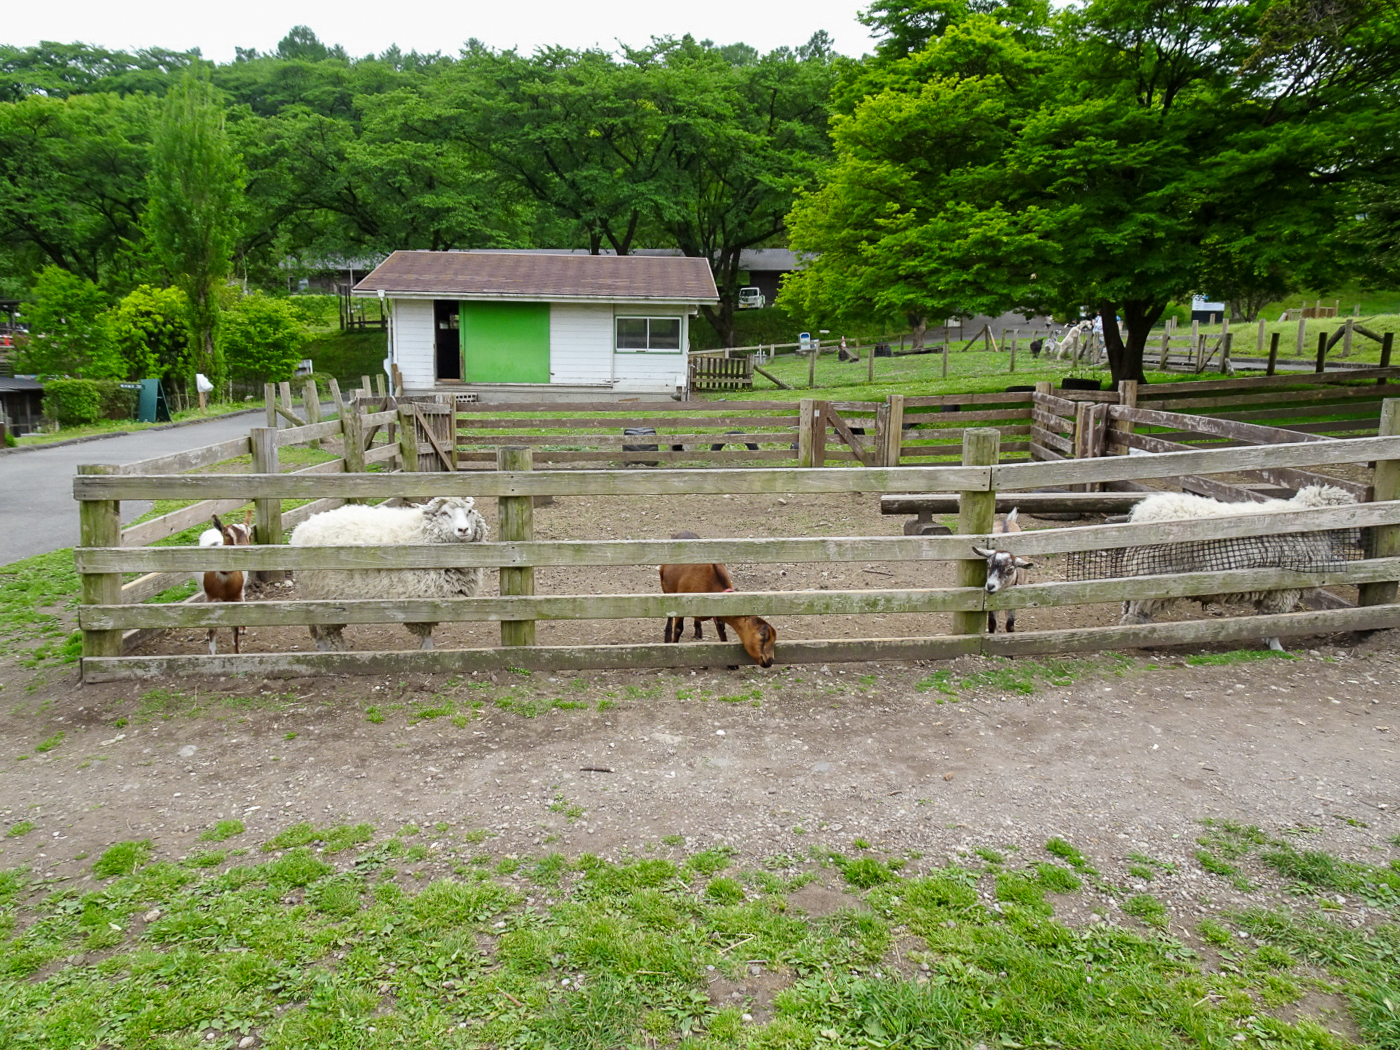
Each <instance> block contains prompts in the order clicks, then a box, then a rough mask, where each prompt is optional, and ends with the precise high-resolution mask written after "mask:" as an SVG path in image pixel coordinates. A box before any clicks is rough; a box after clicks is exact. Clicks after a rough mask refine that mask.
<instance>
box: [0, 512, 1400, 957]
mask: <svg viewBox="0 0 1400 1050" xmlns="http://www.w3.org/2000/svg"><path fill="white" fill-rule="evenodd" d="M485 502H486V503H487V504H490V503H491V501H485ZM484 509H486V510H487V511H488V512H489V511H491V510H493V508H491V507H490V506H487V507H486V508H484ZM493 524H494V521H493ZM901 524H902V522H901V521H900V520H899V519H892V518H882V517H881V516H880V514H879V512H878V497H877V496H875V495H873V494H865V495H859V496H853V497H841V498H839V499H837V498H830V497H805V496H796V497H783V496H764V497H758V496H755V497H745V498H742V499H740V498H735V499H733V500H723V499H716V500H714V501H712V502H710V503H707V504H704V505H703V506H701V505H699V504H697V503H696V502H695V501H694V498H691V502H690V503H689V504H688V505H682V504H681V502H680V501H679V500H677V501H674V505H672V503H671V502H670V501H662V500H655V501H651V502H650V503H647V502H646V501H636V500H633V501H627V500H623V499H620V498H617V499H612V498H606V499H601V498H600V499H593V500H589V501H584V500H583V499H582V498H572V497H565V498H561V499H560V500H558V501H557V502H556V503H555V504H554V505H552V506H547V507H541V508H539V509H538V510H537V513H536V527H537V534H538V535H539V536H541V537H565V536H568V537H571V538H579V537H586V536H590V535H592V536H598V537H600V538H624V537H660V536H666V535H668V534H669V533H670V532H672V531H674V530H677V529H682V528H689V529H691V530H693V531H695V532H697V533H699V534H701V535H708V536H721V535H729V536H745V535H774V534H800V533H798V532H797V530H798V529H801V530H804V531H806V532H807V533H808V534H812V535H858V534H895V533H898V532H899V530H900V526H901ZM1027 524H1028V525H1030V526H1032V527H1039V526H1048V524H1049V523H1044V522H1036V521H1034V520H1031V521H1028V522H1027ZM946 568H947V567H946V566H939V565H933V566H928V565H915V566H908V565H873V564H872V565H862V564H856V565H849V566H843V565H835V564H822V565H797V566H787V567H776V566H748V565H732V566H731V569H732V570H733V572H734V576H735V580H736V584H737V585H738V586H739V587H740V588H741V589H766V588H774V589H777V588H794V589H796V588H802V587H821V586H828V587H832V588H843V587H860V586H867V587H870V586H873V587H879V588H885V587H898V586H901V585H907V586H929V585H930V584H932V583H935V582H938V581H940V580H943V579H944V578H945V576H943V575H941V574H943V573H946ZM1043 572H1045V573H1046V575H1042V576H1040V577H1038V578H1055V577H1054V568H1053V566H1049V567H1047V568H1046V569H1044V570H1043ZM654 581H655V577H654V570H653V569H650V568H647V569H642V568H638V569H634V570H627V569H618V570H612V569H609V570H599V571H597V572H596V574H595V575H593V576H592V577H591V578H590V579H589V581H588V582H587V583H586V584H585V585H584V586H585V588H586V589H592V590H593V591H595V592H598V593H617V592H623V591H629V590H635V591H645V590H650V589H653V588H654V587H655V582H654ZM537 583H538V590H539V592H540V593H549V592H551V591H556V592H560V593H564V592H569V591H573V592H575V593H576V592H577V587H578V585H577V583H574V582H572V581H571V579H570V578H566V577H565V576H563V575H562V574H559V573H551V572H544V571H541V572H540V573H539V574H538V580H537ZM1115 612H1116V610H1113V609H1109V608H1105V607H1089V608H1084V609H1070V610H1031V611H1028V612H1026V613H1024V614H1023V615H1024V618H1023V621H1022V624H1023V627H1024V628H1027V629H1034V628H1041V627H1064V626H1072V625H1093V624H1098V623H1104V624H1107V623H1111V622H1113V620H1114V614H1115ZM871 619H876V620H880V621H881V622H880V623H878V624H871V623H869V622H861V623H859V624H857V623H854V622H848V621H847V620H846V619H844V618H839V617H832V618H820V617H818V618H810V619H801V618H797V617H790V618H785V619H784V620H783V621H782V622H780V623H778V624H777V626H778V629H779V632H780V639H779V643H778V665H777V666H775V667H773V668H771V669H769V670H763V669H760V668H757V667H754V666H752V665H749V666H746V667H743V668H741V669H739V670H736V671H728V670H723V669H720V668H713V669H710V670H707V671H698V672H690V671H684V672H666V671H649V672H581V673H569V672H561V673H558V674H553V675H549V674H544V673H536V674H533V675H525V674H516V673H508V672H499V673H495V674H486V673H482V674H476V675H471V674H468V675H462V676H454V677H448V676H426V675H424V676H405V677H393V678H382V677H381V678H348V677H333V676H323V677H319V678H312V679H294V680H285V679H279V680H265V681H264V680H260V679H248V678H222V679H180V680H174V679H171V680H158V681H149V682H142V683H106V684H96V685H87V686H83V685H80V684H79V683H78V682H77V679H76V675H75V674H74V673H73V672H72V671H66V672H62V673H59V674H55V675H52V676H50V678H49V680H48V681H47V682H43V683H39V684H35V682H34V680H33V677H32V673H31V672H28V671H24V670H22V669H19V668H16V667H5V668H4V669H3V671H0V675H2V676H3V677H2V678H0V682H3V689H2V690H0V697H2V698H3V699H4V704H3V710H0V826H4V827H10V826H13V825H14V824H16V823H17V822H20V821H30V822H32V823H33V824H34V825H35V829H34V831H32V832H30V833H28V834H25V835H17V836H9V837H0V866H3V867H10V866H13V865H17V864H25V865H31V866H33V868H34V870H35V871H36V872H38V873H41V874H43V875H45V876H48V877H51V878H55V879H74V880H78V881H79V884H81V882H82V880H85V879H88V878H90V874H89V872H90V866H91V862H92V859H93V858H95V856H96V855H97V854H99V853H100V851H101V850H103V849H105V848H106V847H107V846H109V845H111V844H112V843H114V842H117V841H121V840H125V839H142V838H147V839H150V840H152V842H153V844H154V845H155V848H156V853H157V856H159V857H163V858H179V857H182V856H185V855H187V854H189V853H191V852H194V851H196V850H198V849H200V848H202V847H201V845H200V844H199V842H198V837H199V835H200V833H201V832H203V831H204V830H206V829H207V828H209V827H210V826H211V825H212V824H213V823H214V822H215V821H218V820H226V819H234V818H236V819H239V820H242V821H243V822H244V824H245V825H246V827H247V831H246V832H245V833H244V834H243V835H240V836H237V837H235V838H234V839H232V840H230V841H229V842H228V843H227V844H226V845H227V846H228V847H232V848H238V847H242V848H247V849H251V850H254V851H255V853H256V848H257V846H258V845H259V844H260V843H262V842H264V841H266V840H267V839H268V838H270V837H271V836H272V835H273V834H275V833H276V832H278V831H280V830H282V829H283V828H285V827H287V826H288V825H290V824H292V823H294V822H298V821H312V822H314V823H315V824H316V825H317V826H326V825H330V824H336V823H347V822H348V823H360V822H368V823H370V824H373V825H374V826H375V827H376V829H377V830H378V833H379V834H380V835H389V834H393V833H394V832H395V831H397V830H398V829H399V828H400V827H401V826H402V825H404V824H408V823H413V824H417V825H419V826H421V827H423V828H424V829H431V830H430V832H429V833H430V834H431V836H432V843H433V845H432V850H431V851H430V853H429V856H428V858H427V859H426V860H425V861H424V862H422V864H421V865H420V867H421V868H422V870H423V871H424V872H427V873H446V872H449V871H450V870H451V869H452V868H453V867H454V866H455V865H458V864H460V863H462V862H463V860H464V858H468V857H471V856H473V855H475V854H477V853H479V852H483V851H484V852H489V853H492V854H495V855H506V854H514V855H518V856H538V855H543V854H546V853H550V852H559V853H563V854H564V855H566V856H568V857H576V856H578V855H580V854H583V853H597V854H601V855H604V856H608V857H613V858H617V857H621V856H624V855H632V856H636V855H643V854H645V853H647V852H648V851H655V850H664V849H667V848H684V849H688V850H694V849H703V848H706V847H709V846H712V845H715V844H727V845H728V846H730V847H732V848H733V849H734V850H735V851H736V852H737V854H738V859H739V861H740V862H741V863H745V864H754V865H758V864H766V865H768V866H770V867H778V868H781V867H782V866H783V865H785V864H792V863H796V862H797V859H800V858H803V857H807V856H810V855H811V851H812V850H813V849H818V850H822V849H833V850H839V851H842V852H847V853H849V852H851V851H852V849H853V848H854V846H853V844H854V843H855V840H857V839H861V840H864V841H865V842H867V843H869V844H870V846H871V847H873V848H874V849H875V850H878V851H887V852H888V853H890V854H893V855H902V856H907V857H911V858H914V859H913V860H912V861H911V870H919V868H921V867H925V866H935V865H941V864H944V863H946V862H947V861H948V860H949V859H956V858H958V857H959V856H960V855H961V854H966V853H967V852H968V851H971V850H975V849H978V848H989V849H995V850H998V851H1002V852H1005V851H1008V850H1009V851H1013V852H1012V854H1011V856H1012V857H1013V863H1014V862H1015V860H1014V858H1018V857H1019V858H1023V859H1024V860H1025V861H1027V862H1029V861H1030V860H1032V859H1048V857H1047V856H1046V855H1045V854H1044V853H1043V847H1044V844H1045V842H1046V840H1047V839H1049V838H1050V837H1052V836H1059V837H1061V838H1064V839H1065V840H1067V841H1068V842H1070V843H1072V844H1073V845H1075V846H1076V847H1078V848H1079V849H1080V850H1081V851H1082V852H1083V853H1084V854H1085V855H1086V856H1087V857H1088V859H1089V861H1090V863H1091V864H1093V865H1094V866H1095V867H1096V868H1097V869H1098V870H1099V871H1101V872H1102V873H1103V874H1104V875H1105V876H1106V877H1107V879H1108V880H1109V881H1111V882H1114V883H1117V884H1119V885H1128V886H1139V887H1140V889H1141V890H1142V891H1143V892H1151V893H1153V894H1154V895H1156V896H1157V897H1158V898H1159V899H1161V900H1162V901H1163V903H1164V904H1166V905H1167V906H1168V908H1169V909H1170V910H1171V911H1172V912H1173V917H1174V921H1173V926H1172V930H1173V932H1174V933H1175V934H1177V935H1179V936H1183V937H1186V938H1188V939H1189V938H1190V934H1189V927H1190V926H1191V925H1193V923H1194V919H1195V917H1196V916H1197V915H1199V914H1201V913H1202V912H1203V909H1205V908H1206V907H1207V906H1209V907H1210V908H1211V910H1212V911H1215V910H1218V908H1219V907H1221V906H1228V905H1230V904H1231V903H1232V902H1237V903H1245V902H1246V900H1248V901H1249V902H1251V903H1269V902H1286V901H1287V900H1288V899H1289V898H1288V897H1287V895H1286V893H1285V892H1284V889H1285V888H1284V887H1282V886H1279V885H1277V884H1275V883H1271V882H1269V880H1268V879H1267V878H1265V877H1263V876H1260V881H1261V885H1262V887H1263V888H1262V889H1260V890H1259V891H1257V892H1256V893H1255V894H1253V895H1252V896H1250V897H1248V898H1246V897H1245V895H1244V894H1243V893H1242V892H1241V891H1239V890H1237V889H1236V888H1234V887H1233V885H1232V884H1231V882H1230V881H1229V880H1226V879H1223V878H1220V877H1216V876H1211V875H1208V874H1207V873H1206V872H1204V871H1203V870H1202V868H1201V867H1200V865H1199V864H1198V863H1197V862H1196V861H1195V860H1194V854H1195V851H1196V849H1197V848H1198V847H1197V844H1196V839H1197V836H1198V835H1200V834H1201V833H1202V826H1201V823H1200V822H1201V821H1202V820H1203V819H1205V818H1215V819H1228V820H1233V821H1238V822H1240V823H1243V824H1254V825H1258V826H1259V827H1261V828H1263V829H1264V830H1265V831H1267V832H1269V833H1270V834H1275V835H1276V834H1280V833H1282V832H1283V831H1284V830H1285V829H1293V830H1294V831H1299V832H1300V833H1301V834H1302V836H1303V837H1302V839H1301V840H1300V846H1305V847H1306V848H1310V849H1325V850H1328V851H1331V852H1333V853H1335V854H1337V855H1340V856H1343V857H1346V858H1348V859H1353V860H1362V861H1367V862H1369V863H1380V862H1383V861H1385V860H1388V859H1389V858H1391V857H1393V856H1395V855H1396V852H1397V848H1396V846H1395V845H1394V844H1393V843H1392V840H1394V839H1396V837H1397V835H1400V821H1397V817H1396V814H1397V810H1398V809H1400V784H1398V783H1397V779H1396V776H1395V768H1396V763H1395V740H1396V737H1397V735H1400V688H1397V682H1398V681H1400V673H1398V672H1400V645H1397V639H1396V637H1395V634H1396V632H1379V633H1376V634H1373V635H1371V636H1370V637H1369V638H1366V639H1357V638H1354V637H1351V636H1345V637H1342V636H1338V637H1331V638H1310V639H1293V640H1291V645H1290V647H1291V648H1292V649H1293V651H1294V654H1295V656H1296V659H1292V660H1285V659H1267V660H1258V661H1242V660H1235V661H1232V662H1226V663H1223V664H1220V665H1212V666H1200V665H1195V664H1191V663H1188V657H1189V656H1190V655H1191V653H1190V652H1188V651H1186V650H1161V651H1155V652H1139V653H1134V654H1127V655H1125V656H1121V657H1119V656H1112V655H1103V656H1095V657H1088V658H1084V659H1080V660H1075V661H1071V662H1069V665H1068V666H1067V667H1066V668H1064V669H1062V674H1061V675H1060V676H1059V677H1055V679H1054V680H1055V681H1059V682H1067V683H1068V684H1052V682H1051V681H1050V680H1049V679H1047V677H1046V676H1044V675H1042V676H1041V677H1040V678H1039V679H1038V680H1037V684H1036V685H1035V687H1034V691H1033V692H1030V693H1028V694H1022V693H1020V692H1017V691H1016V688H1015V684H1014V682H1013V680H1012V676H1011V674H1010V672H1009V671H1008V668H1010V671H1013V672H1014V671H1017V670H1018V669H1019V671H1020V672H1022V673H1024V672H1027V671H1029V670H1034V669H1036V668H1043V667H1045V666H1046V663H1047V661H1045V660H1040V661H1016V662H1015V663H1012V662H1009V661H987V660H983V659H980V658H961V659H959V660H957V661H953V662H952V663H934V662H927V663H917V664H894V663H885V664H846V665H831V666H824V667H823V666H788V667H784V666H782V663H781V651H782V639H784V638H833V637H842V636H843V635H846V636H858V635H859V634H863V635H867V636H898V635H901V634H904V635H915V634H927V633H930V625H929V624H927V623H923V622H921V621H922V619H924V618H920V617H910V616H903V617H901V616H891V617H883V618H881V617H874V618H871ZM934 626H936V627H938V629H940V630H941V625H934ZM661 629H662V625H661V623H660V622H655V623H651V622H640V621H638V622H630V621H622V622H602V621H599V622H596V623H594V622H582V623H577V624H554V625H541V630H540V641H541V642H607V641H618V642H635V641H651V640H657V641H659V640H660V636H661ZM495 630H496V628H495V627H494V626H491V625H481V626H476V625H445V626H444V627H442V628H439V632H438V634H437V641H438V644H439V646H440V647H446V646H454V645H473V644H489V643H490V642H491V641H492V640H493V638H494V635H493V632H494V631H495ZM934 633H937V632H936V631H935V632H934ZM347 637H348V638H349V639H350V642H351V644H352V646H353V647H354V648H356V649H368V648H375V647H380V646H383V647H387V648H408V647H410V645H411V643H412V640H411V639H410V638H409V636H408V634H407V632H405V631H403V630H402V629H398V628H395V629H392V630H390V629H378V628H356V627H351V628H349V629H348V631H347ZM203 644H204V642H203V637H202V632H176V633H172V634H170V635H168V636H166V637H165V638H163V639H161V640H159V641H158V642H157V643H154V644H153V645H152V646H150V648H149V649H148V651H151V652H199V651H202V649H203ZM308 646H309V642H308V639H307V636H306V634H305V632H304V630H297V631H282V632H276V631H271V630H269V629H263V628H254V629H252V630H251V631H250V632H249V639H248V642H247V644H246V646H245V651H249V650H251V651H260V650H282V649H295V648H298V647H300V648H303V649H305V648H307V647H308ZM940 672H941V673H940ZM940 685H941V686H943V687H944V688H940ZM946 689H952V690H953V694H950V693H949V692H948V691H945V690H946ZM673 836H682V837H683V839H684V843H683V846H681V845H678V842H679V840H677V839H675V838H673ZM1134 854H1137V855H1141V856H1146V857H1149V858H1152V859H1153V860H1156V861H1159V862H1162V863H1164V864H1173V865H1175V866H1176V867H1175V869H1174V871H1172V872H1170V873H1168V872H1163V873H1162V874H1161V875H1160V876H1159V877H1158V878H1156V879H1154V880H1153V881H1152V882H1151V883H1150V884H1149V883H1146V882H1139V881H1138V880H1136V879H1135V878H1134V877H1133V876H1132V875H1130V874H1129V872H1128V868H1129V866H1130V864H1132V863H1133V861H1132V860H1131V859H1130V857H1131V855H1134ZM817 892H818V890H817V889H811V890H810V893H812V894H815V893H817ZM1261 895H1262V896H1261ZM840 896H841V895H839V894H836V893H835V892H834V890H833V891H832V897H833V899H837V898H840ZM1265 897H1267V898H1268V900H1265V899H1264V898H1265ZM1083 899H1084V901H1086V902H1089V903H1088V904H1085V905H1084V906H1085V907H1088V906H1090V905H1092V907H1093V908H1094V909H1095V910H1096V911H1101V912H1102V913H1103V914H1106V915H1108V916H1110V917H1116V918H1118V919H1121V918H1122V916H1121V915H1119V914H1117V911H1116V909H1117V907H1118V905H1117V904H1116V902H1115V901H1114V900H1113V899H1111V898H1110V897H1108V896H1097V895H1096V893H1095V891H1092V890H1090V891H1086V893H1085V894H1084V895H1083ZM829 903H830V902H826V903H823V902H822V901H821V900H819V899H817V897H815V896H814V897H813V899H812V901H811V908H812V910H814V911H819V910H823V909H825V908H826V907H827V906H828V904H829ZM1339 907H1340V908H1342V910H1343V911H1344V913H1346V914H1347V915H1348V916H1349V917H1350V918H1352V920H1353V921H1356V922H1362V921H1366V918H1367V909H1366V908H1365V907H1364V906H1362V905H1361V904H1360V903H1359V902H1356V901H1343V902H1341V903H1340V905H1339Z"/></svg>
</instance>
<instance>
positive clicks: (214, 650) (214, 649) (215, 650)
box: [209, 627, 238, 656]
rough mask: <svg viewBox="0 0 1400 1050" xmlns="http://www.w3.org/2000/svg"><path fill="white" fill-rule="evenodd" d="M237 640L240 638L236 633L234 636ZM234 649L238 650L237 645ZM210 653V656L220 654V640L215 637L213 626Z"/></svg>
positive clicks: (210, 630)
mask: <svg viewBox="0 0 1400 1050" xmlns="http://www.w3.org/2000/svg"><path fill="white" fill-rule="evenodd" d="M237 640H238V638H237V635H235V636H234V641H235V642H236V641H237ZM233 651H234V652H238V648H237V647H236V646H235V647H234V650H233ZM209 655H210V656H218V655H219V642H218V639H216V638H215V637H214V628H212V627H211V628H209Z"/></svg>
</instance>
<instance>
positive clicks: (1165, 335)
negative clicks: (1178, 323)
mask: <svg viewBox="0 0 1400 1050" xmlns="http://www.w3.org/2000/svg"><path fill="white" fill-rule="evenodd" d="M1171 349H1172V330H1171V326H1170V325H1168V326H1167V328H1166V329H1165V330H1164V331H1163V332H1162V353H1161V356H1159V357H1158V358H1157V371H1159V372H1165V371H1166V370H1167V355H1168V354H1169V353H1171Z"/></svg>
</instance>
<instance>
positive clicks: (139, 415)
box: [136, 379, 170, 423]
mask: <svg viewBox="0 0 1400 1050" xmlns="http://www.w3.org/2000/svg"><path fill="white" fill-rule="evenodd" d="M136 419H137V421H138V422H140V423H169V422H170V406H169V405H167V404H166V403H165V388H164V387H162V386H161V385H160V380H159V379H143V380H141V400H140V401H139V402H138V403H137V407H136Z"/></svg>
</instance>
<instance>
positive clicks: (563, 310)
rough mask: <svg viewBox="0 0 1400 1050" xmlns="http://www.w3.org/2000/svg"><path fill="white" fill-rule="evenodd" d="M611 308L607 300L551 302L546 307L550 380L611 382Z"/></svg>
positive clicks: (553, 381) (557, 381)
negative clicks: (594, 301) (596, 301)
mask: <svg viewBox="0 0 1400 1050" xmlns="http://www.w3.org/2000/svg"><path fill="white" fill-rule="evenodd" d="M612 339H613V308H612V307H611V306H610V305H608V304H606V303H578V304H572V303H554V304H552V306H551V307H550V310H549V372H550V382H551V383H610V382H612V378H613V352H612Z"/></svg>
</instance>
